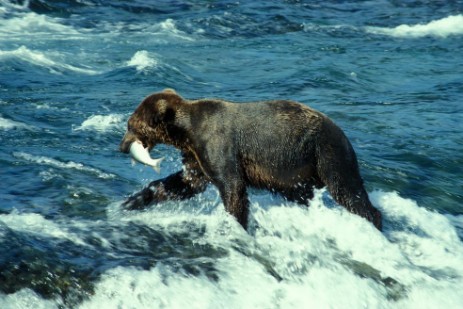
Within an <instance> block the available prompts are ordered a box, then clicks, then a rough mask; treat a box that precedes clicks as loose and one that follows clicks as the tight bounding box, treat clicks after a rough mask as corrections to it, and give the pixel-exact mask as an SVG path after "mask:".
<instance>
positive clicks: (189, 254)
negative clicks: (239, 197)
mask: <svg viewBox="0 0 463 309" xmlns="http://www.w3.org/2000/svg"><path fill="white" fill-rule="evenodd" d="M462 11H463V1H380V0H378V1H362V2H356V1H249V2H244V1H243V2H237V1H94V0H69V1H59V0H55V1H32V0H31V1H20V0H18V1H6V0H1V1H0V150H1V151H0V171H1V172H0V175H1V178H2V182H1V188H0V307H1V308H53V307H66V308H68V307H72V308H74V307H78V308H97V307H102V306H104V307H108V308H115V307H119V308H147V307H150V308H307V307H315V308H326V307H332V308H359V307H368V308H418V307H420V308H426V307H428V308H435V307H437V306H440V307H445V308H461V307H462V306H463V292H462V291H463V279H462V278H463V263H462V261H463V244H462V239H463V206H462V204H463V181H462V176H463V138H462V136H463V135H462V133H463V124H462V116H463V103H462V93H463V56H462V55H463V12H462ZM167 87H169V88H174V89H175V90H176V91H177V92H178V93H179V94H181V95H182V96H184V97H185V98H201V97H219V98H224V99H227V100H230V101H238V102H246V101H256V100H265V99H276V98H285V99H292V100H295V101H299V102H303V103H305V104H308V105H310V106H311V107H313V108H316V109H318V110H320V111H322V112H324V113H325V114H327V115H328V116H330V117H331V118H332V119H333V120H334V121H335V122H336V123H337V124H338V125H339V126H341V127H342V128H343V129H344V131H345V132H346V134H347V135H348V137H349V138H350V139H351V142H352V144H353V145H354V148H355V149H356V151H357V155H358V157H359V160H360V165H361V172H362V174H363V176H364V179H365V183H366V186H367V189H368V191H369V192H370V197H371V199H372V201H373V203H374V204H375V205H376V206H377V207H378V208H379V209H380V210H381V211H382V212H383V214H384V226H385V230H384V233H382V234H381V233H378V232H377V231H376V230H375V229H374V228H373V227H372V226H371V225H370V224H369V223H368V222H366V221H365V220H362V219H360V218H358V217H356V216H353V215H350V214H349V213H347V212H346V211H344V210H343V209H342V208H341V207H339V206H337V205H336V204H335V203H334V202H333V201H332V200H331V198H330V196H329V194H327V192H326V191H324V190H322V191H320V192H318V193H317V196H316V198H315V200H314V202H313V203H312V206H311V207H310V208H309V209H307V208H305V207H302V206H298V205H295V204H291V203H287V202H286V201H284V200H282V199H281V198H279V197H277V196H272V195H270V194H268V193H266V192H253V194H251V203H252V207H251V215H250V222H251V226H252V228H251V231H250V233H249V234H247V233H245V232H244V231H242V230H241V228H240V227H239V225H238V224H237V223H236V222H235V221H234V220H233V218H231V217H230V216H229V215H227V214H226V213H225V211H224V210H223V206H222V204H221V201H220V199H219V197H218V194H217V191H216V190H215V189H214V188H209V189H208V190H207V191H206V192H205V193H204V194H201V195H200V196H198V197H195V198H194V199H192V200H190V201H186V202H182V203H164V204H162V205H156V206H153V207H152V208H150V209H148V210H147V211H143V212H127V211H124V210H123V209H121V207H120V203H121V202H122V201H123V199H124V197H125V196H127V195H128V194H130V193H132V192H135V191H137V190H139V189H140V188H142V187H143V185H144V184H146V183H147V182H149V181H151V180H152V179H156V178H158V177H164V176H166V175H168V174H171V173H173V172H175V171H177V170H179V169H180V168H181V163H180V160H179V153H178V152H177V151H176V150H175V149H173V148H169V147H167V146H159V147H157V148H156V152H154V153H153V154H154V156H165V157H166V161H165V163H164V164H163V167H162V171H161V174H160V175H158V174H156V173H154V172H153V171H152V169H149V168H144V167H141V166H140V165H137V166H135V167H132V166H131V165H130V160H129V159H128V157H127V156H125V155H123V154H121V153H118V151H117V147H118V144H119V141H120V139H121V138H122V135H123V133H124V131H125V123H126V120H127V118H128V116H129V115H130V114H131V112H132V111H133V110H134V109H135V107H136V106H137V104H138V103H139V102H140V101H141V100H142V99H143V97H145V96H146V95H148V94H150V93H152V92H155V91H159V90H162V89H164V88H167ZM275 142H276V143H277V142H278V141H275Z"/></svg>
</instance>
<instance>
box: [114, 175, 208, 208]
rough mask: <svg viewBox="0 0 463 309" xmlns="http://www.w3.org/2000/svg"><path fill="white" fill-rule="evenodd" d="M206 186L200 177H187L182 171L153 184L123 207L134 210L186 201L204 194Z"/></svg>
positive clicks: (128, 200)
mask: <svg viewBox="0 0 463 309" xmlns="http://www.w3.org/2000/svg"><path fill="white" fill-rule="evenodd" d="M206 186H207V182H206V181H205V180H204V179H203V178H202V177H200V176H199V175H196V176H194V177H192V176H191V174H188V176H186V173H185V172H184V171H180V172H177V173H175V174H172V175H170V176H167V177H166V178H163V179H159V180H155V181H153V182H151V183H150V184H149V185H148V186H146V187H145V188H144V189H143V190H141V191H140V192H138V193H135V194H134V195H132V196H130V197H129V198H128V199H127V200H126V201H125V202H124V203H123V204H122V206H123V207H124V208H126V209H130V210H134V209H143V208H145V207H146V206H149V205H151V204H154V203H160V202H163V201H167V200H184V199H188V198H191V197H193V196H194V195H196V194H198V193H201V192H203V191H204V190H206Z"/></svg>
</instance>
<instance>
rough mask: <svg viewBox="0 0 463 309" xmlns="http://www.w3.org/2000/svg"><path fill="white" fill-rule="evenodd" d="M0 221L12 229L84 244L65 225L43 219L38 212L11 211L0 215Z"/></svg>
mask: <svg viewBox="0 0 463 309" xmlns="http://www.w3.org/2000/svg"><path fill="white" fill-rule="evenodd" d="M0 222H2V223H3V224H5V225H6V226H8V228H9V229H12V230H18V231H21V232H26V233H28V234H36V235H40V236H42V237H43V236H45V237H53V238H58V239H64V240H70V241H72V242H73V243H76V244H78V245H85V244H86V243H85V242H84V241H83V240H82V239H81V238H80V237H79V236H78V235H77V234H75V233H72V232H70V231H69V230H68V229H67V228H66V227H62V226H60V225H59V224H57V223H55V222H54V221H51V220H47V219H45V218H44V217H43V216H42V215H40V214H35V213H25V214H20V213H17V212H13V213H10V214H8V215H0Z"/></svg>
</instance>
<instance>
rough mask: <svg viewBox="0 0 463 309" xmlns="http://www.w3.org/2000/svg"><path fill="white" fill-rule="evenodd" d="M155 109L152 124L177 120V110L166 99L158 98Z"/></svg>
mask: <svg viewBox="0 0 463 309" xmlns="http://www.w3.org/2000/svg"><path fill="white" fill-rule="evenodd" d="M155 109H156V110H155V111H154V116H153V119H152V124H151V125H152V126H154V125H156V124H159V123H169V122H173V121H174V120H175V114H176V113H175V110H174V109H173V108H172V107H171V106H169V103H168V102H167V101H166V100H164V99H161V100H158V101H157V102H156V106H155Z"/></svg>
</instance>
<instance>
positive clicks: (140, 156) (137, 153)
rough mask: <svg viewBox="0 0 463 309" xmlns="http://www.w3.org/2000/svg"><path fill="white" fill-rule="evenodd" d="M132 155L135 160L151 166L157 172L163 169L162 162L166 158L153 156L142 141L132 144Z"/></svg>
mask: <svg viewBox="0 0 463 309" xmlns="http://www.w3.org/2000/svg"><path fill="white" fill-rule="evenodd" d="M130 155H131V156H132V158H133V159H134V160H136V161H138V162H140V163H143V164H145V165H149V166H151V167H152V168H153V169H154V170H155V171H156V172H158V173H159V172H160V171H161V170H160V164H161V161H162V160H163V159H164V158H159V159H153V158H151V156H150V154H149V152H148V149H146V148H144V147H143V145H142V143H141V142H139V141H136V142H133V143H132V144H131V145H130Z"/></svg>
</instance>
